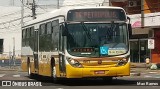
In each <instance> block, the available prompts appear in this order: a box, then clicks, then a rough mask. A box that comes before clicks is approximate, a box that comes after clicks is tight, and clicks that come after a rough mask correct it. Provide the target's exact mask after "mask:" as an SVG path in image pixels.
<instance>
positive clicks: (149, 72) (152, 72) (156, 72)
mask: <svg viewBox="0 0 160 89" xmlns="http://www.w3.org/2000/svg"><path fill="white" fill-rule="evenodd" d="M149 73H150V74H156V73H157V72H149Z"/></svg>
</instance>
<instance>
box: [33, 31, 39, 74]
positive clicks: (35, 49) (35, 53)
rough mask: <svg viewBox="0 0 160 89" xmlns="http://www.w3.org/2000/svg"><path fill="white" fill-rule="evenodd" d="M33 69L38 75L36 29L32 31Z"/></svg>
mask: <svg viewBox="0 0 160 89" xmlns="http://www.w3.org/2000/svg"><path fill="white" fill-rule="evenodd" d="M33 55H34V68H35V71H36V72H37V73H38V29H36V30H34V53H33Z"/></svg>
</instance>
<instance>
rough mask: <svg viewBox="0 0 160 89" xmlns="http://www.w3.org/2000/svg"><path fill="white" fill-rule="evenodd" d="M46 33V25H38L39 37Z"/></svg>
mask: <svg viewBox="0 0 160 89" xmlns="http://www.w3.org/2000/svg"><path fill="white" fill-rule="evenodd" d="M45 33H46V24H42V25H40V35H44V34H45Z"/></svg>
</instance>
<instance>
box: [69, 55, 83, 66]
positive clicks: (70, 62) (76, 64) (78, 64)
mask: <svg viewBox="0 0 160 89" xmlns="http://www.w3.org/2000/svg"><path fill="white" fill-rule="evenodd" d="M67 61H68V63H69V64H70V65H71V66H73V67H82V64H81V63H79V62H78V61H77V60H75V59H73V58H70V57H67Z"/></svg>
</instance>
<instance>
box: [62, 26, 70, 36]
mask: <svg viewBox="0 0 160 89" xmlns="http://www.w3.org/2000/svg"><path fill="white" fill-rule="evenodd" d="M61 29H62V36H67V33H68V31H67V30H68V29H67V28H66V27H65V25H64V24H63V25H62V26H61Z"/></svg>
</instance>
